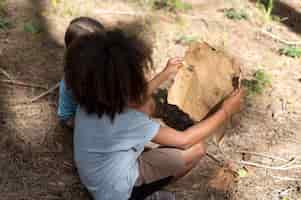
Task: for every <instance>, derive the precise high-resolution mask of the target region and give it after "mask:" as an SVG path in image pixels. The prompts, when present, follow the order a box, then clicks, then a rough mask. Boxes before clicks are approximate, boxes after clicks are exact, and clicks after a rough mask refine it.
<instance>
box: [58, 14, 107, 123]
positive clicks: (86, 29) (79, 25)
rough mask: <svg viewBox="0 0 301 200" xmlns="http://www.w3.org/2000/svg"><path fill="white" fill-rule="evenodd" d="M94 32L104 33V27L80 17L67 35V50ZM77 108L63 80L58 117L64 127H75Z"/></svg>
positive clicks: (94, 21) (68, 29) (72, 22)
mask: <svg viewBox="0 0 301 200" xmlns="http://www.w3.org/2000/svg"><path fill="white" fill-rule="evenodd" d="M94 32H99V33H104V32H105V29H104V26H103V25H102V24H101V23H99V22H98V21H96V20H94V19H91V18H88V17H79V18H76V19H74V20H72V21H71V22H70V24H69V26H68V28H67V31H66V33H65V45H66V48H68V46H69V45H70V44H71V42H72V41H74V40H76V39H77V38H79V37H80V36H82V35H85V34H88V33H94ZM76 108H77V103H76V102H75V101H74V98H73V95H72V92H71V91H70V90H68V89H67V88H66V86H65V81H64V79H62V80H61V82H60V89H59V106H58V117H59V119H60V121H61V122H62V123H63V125H66V126H67V127H70V128H72V127H73V121H74V116H75V111H76Z"/></svg>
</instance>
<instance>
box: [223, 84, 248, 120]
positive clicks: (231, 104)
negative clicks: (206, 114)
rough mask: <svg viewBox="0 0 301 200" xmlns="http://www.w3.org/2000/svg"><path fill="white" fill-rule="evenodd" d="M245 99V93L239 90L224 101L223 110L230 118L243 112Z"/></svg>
mask: <svg viewBox="0 0 301 200" xmlns="http://www.w3.org/2000/svg"><path fill="white" fill-rule="evenodd" d="M244 97H245V91H244V90H243V89H237V90H235V91H234V92H233V93H232V94H231V95H230V96H229V97H228V98H227V99H226V100H225V101H224V103H223V105H222V109H223V110H224V111H225V112H226V114H227V116H228V117H230V116H231V115H233V114H235V113H238V112H239V111H240V110H241V108H242V104H243V98H244Z"/></svg>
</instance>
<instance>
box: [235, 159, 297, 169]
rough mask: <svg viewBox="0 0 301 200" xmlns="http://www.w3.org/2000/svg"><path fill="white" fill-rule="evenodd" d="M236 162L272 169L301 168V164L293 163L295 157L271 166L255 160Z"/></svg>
mask: <svg viewBox="0 0 301 200" xmlns="http://www.w3.org/2000/svg"><path fill="white" fill-rule="evenodd" d="M233 161H234V162H236V163H239V164H243V165H249V166H253V167H258V168H264V169H271V170H290V169H297V168H301V165H292V164H291V163H293V162H295V159H293V160H291V161H290V162H288V163H286V164H284V165H280V166H270V165H265V164H261V163H255V162H249V161H243V160H241V161H235V160H233Z"/></svg>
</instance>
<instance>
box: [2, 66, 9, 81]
mask: <svg viewBox="0 0 301 200" xmlns="http://www.w3.org/2000/svg"><path fill="white" fill-rule="evenodd" d="M0 72H1V74H3V75H4V76H5V77H6V78H8V79H9V80H12V77H11V75H9V73H8V72H7V71H6V70H5V69H3V68H1V67H0Z"/></svg>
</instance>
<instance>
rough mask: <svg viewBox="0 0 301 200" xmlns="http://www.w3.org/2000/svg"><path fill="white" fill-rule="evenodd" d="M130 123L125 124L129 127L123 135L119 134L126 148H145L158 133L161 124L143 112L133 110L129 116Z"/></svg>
mask: <svg viewBox="0 0 301 200" xmlns="http://www.w3.org/2000/svg"><path fill="white" fill-rule="evenodd" d="M128 117H129V119H130V120H129V121H127V124H123V126H124V127H127V128H126V129H127V130H126V131H125V130H123V132H125V133H123V134H118V137H119V139H120V140H121V141H124V143H123V145H126V146H128V147H129V146H132V147H134V146H144V145H145V144H147V143H148V142H150V141H151V140H152V139H153V138H154V137H155V136H156V134H157V133H158V131H159V129H160V124H159V123H158V122H156V121H154V120H153V119H151V118H150V117H148V116H147V115H145V114H144V113H142V112H138V111H134V110H132V111H131V112H130V113H129V114H128Z"/></svg>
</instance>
